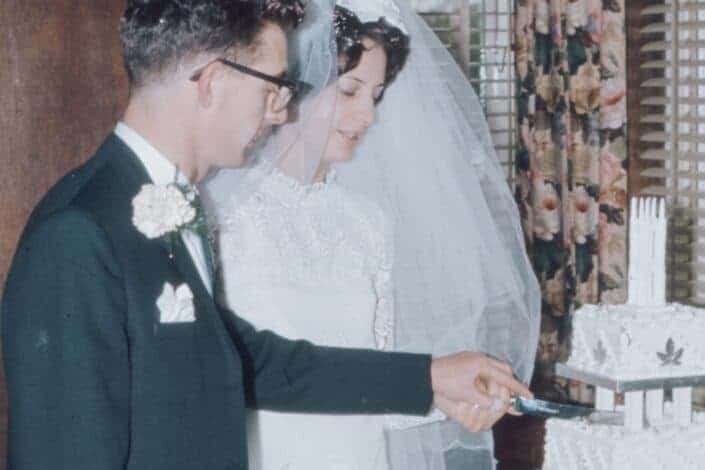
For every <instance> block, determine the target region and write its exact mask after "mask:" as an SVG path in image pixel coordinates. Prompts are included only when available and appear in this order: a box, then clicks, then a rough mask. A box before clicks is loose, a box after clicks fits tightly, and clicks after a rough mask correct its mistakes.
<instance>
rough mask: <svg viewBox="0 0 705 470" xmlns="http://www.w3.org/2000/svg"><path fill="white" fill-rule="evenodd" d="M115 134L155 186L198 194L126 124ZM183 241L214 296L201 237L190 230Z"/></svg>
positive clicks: (184, 231) (186, 180)
mask: <svg viewBox="0 0 705 470" xmlns="http://www.w3.org/2000/svg"><path fill="white" fill-rule="evenodd" d="M114 132H115V135H117V136H118V137H119V138H120V139H122V141H123V142H125V144H127V146H128V147H130V149H131V150H132V151H133V152H134V153H135V155H137V157H138V158H139V159H140V160H141V161H142V164H143V165H144V167H145V169H146V170H147V173H148V174H149V177H150V178H151V179H152V182H153V183H154V184H158V185H167V184H169V183H173V182H175V181H176V182H178V183H180V184H187V185H191V186H193V189H194V190H195V191H196V192H198V190H197V189H196V187H195V186H194V185H193V184H192V183H191V182H190V181H189V180H188V178H186V176H185V175H184V174H183V173H181V171H179V170H178V169H177V168H176V165H174V164H173V163H172V162H171V161H170V160H169V159H167V158H166V157H165V156H164V155H162V154H161V153H160V152H159V151H158V150H157V149H155V148H154V147H153V146H152V145H151V144H150V143H149V142H147V140H146V139H145V138H144V137H142V136H141V135H139V134H138V133H137V132H136V131H135V130H134V129H132V128H130V127H129V126H128V125H127V124H125V123H124V122H118V123H117V125H116V126H115V131H114ZM181 239H182V240H183V241H184V244H185V245H186V248H187V249H188V251H189V254H190V255H191V259H192V260H193V263H194V265H195V266H196V269H197V270H198V274H200V276H201V280H202V281H203V284H204V285H205V287H206V289H207V290H208V292H209V293H210V294H211V295H213V290H212V289H213V282H212V280H211V277H210V273H209V272H208V264H207V262H206V256H205V253H204V252H203V245H202V244H201V239H200V237H199V236H198V235H197V234H195V233H193V232H192V231H190V230H183V231H182V232H181Z"/></svg>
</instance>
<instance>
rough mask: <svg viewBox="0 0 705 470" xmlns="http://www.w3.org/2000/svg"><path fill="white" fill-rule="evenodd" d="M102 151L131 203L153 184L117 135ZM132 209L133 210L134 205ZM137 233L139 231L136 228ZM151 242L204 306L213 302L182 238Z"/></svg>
mask: <svg viewBox="0 0 705 470" xmlns="http://www.w3.org/2000/svg"><path fill="white" fill-rule="evenodd" d="M103 149H105V150H103ZM101 150H103V151H106V152H109V153H111V154H112V155H111V164H112V165H113V166H114V169H115V170H116V172H117V173H118V174H119V175H121V176H122V179H123V181H124V183H125V185H124V190H125V195H126V197H128V198H130V200H132V198H134V197H135V196H136V195H137V194H138V193H139V191H140V189H141V188H142V186H143V185H145V184H153V182H152V180H151V179H150V177H149V174H148V173H147V169H146V168H145V167H144V165H143V164H142V161H141V160H140V159H139V157H138V156H137V155H135V153H134V152H133V151H132V149H130V147H128V146H127V144H125V143H124V142H123V141H122V139H120V138H119V137H117V136H116V135H115V134H111V135H110V136H109V137H108V139H107V140H106V143H105V144H104V145H103V147H102V148H101ZM130 207H132V206H131V205H130ZM127 219H128V220H130V221H131V220H132V214H129V217H127ZM135 230H137V229H136V228H135ZM138 233H139V236H141V237H144V234H142V233H140V232H138ZM149 241H150V242H153V243H155V244H157V245H158V246H159V247H160V249H161V250H163V252H164V255H165V256H167V257H168V258H169V260H170V262H171V263H172V265H173V266H174V267H175V268H176V270H177V271H178V272H179V274H181V276H183V278H184V280H185V281H186V283H187V284H188V285H189V286H190V287H191V289H192V291H193V293H194V295H195V296H198V298H200V299H201V300H202V301H204V302H202V303H204V304H207V303H208V302H212V300H213V298H212V296H211V294H210V293H209V292H208V289H207V288H206V286H205V284H204V283H203V279H201V275H200V274H199V273H198V269H196V265H195V264H194V262H193V259H192V258H191V253H190V252H189V251H188V248H187V247H186V245H185V244H184V242H183V239H182V238H181V234H179V233H176V232H174V233H172V234H167V235H165V236H163V237H159V238H157V239H154V240H149Z"/></svg>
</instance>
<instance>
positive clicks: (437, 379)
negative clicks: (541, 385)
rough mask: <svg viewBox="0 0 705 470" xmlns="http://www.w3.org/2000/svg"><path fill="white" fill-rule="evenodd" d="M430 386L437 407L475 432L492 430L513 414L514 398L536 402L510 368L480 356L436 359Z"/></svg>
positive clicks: (459, 354)
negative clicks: (504, 417) (495, 424)
mask: <svg viewBox="0 0 705 470" xmlns="http://www.w3.org/2000/svg"><path fill="white" fill-rule="evenodd" d="M431 382H432V387H433V392H434V403H435V405H436V406H437V407H438V408H439V409H440V410H441V411H443V412H444V413H445V414H446V415H448V416H449V417H451V418H452V419H454V420H456V421H458V422H459V423H461V424H462V425H463V426H464V427H465V428H467V429H468V430H470V431H472V432H477V431H481V430H485V429H489V428H491V427H492V426H493V425H494V423H496V422H497V421H498V420H499V419H500V418H501V417H502V416H504V414H505V413H507V412H511V410H510V403H509V399H510V397H511V395H521V396H524V397H527V398H533V394H532V393H531V391H529V389H528V388H526V387H525V386H524V385H523V384H521V383H520V382H519V381H517V380H516V379H515V378H514V376H513V374H512V370H511V368H510V367H509V365H507V364H505V363H503V362H500V361H497V360H495V359H492V358H490V357H488V356H486V355H484V354H480V353H472V352H463V353H458V354H453V355H451V356H445V357H441V358H438V359H434V360H433V363H432V365H431Z"/></svg>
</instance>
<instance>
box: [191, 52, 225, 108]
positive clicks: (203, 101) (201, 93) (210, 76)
mask: <svg viewBox="0 0 705 470" xmlns="http://www.w3.org/2000/svg"><path fill="white" fill-rule="evenodd" d="M222 67H223V66H222V64H221V63H220V62H218V61H217V60H216V61H213V62H211V63H210V64H208V65H206V67H205V68H204V69H203V71H202V72H201V73H200V75H199V77H198V80H196V89H197V91H198V102H199V104H200V105H201V106H203V107H206V108H207V107H209V106H210V105H211V103H212V102H213V93H214V88H215V85H216V83H215V81H216V80H217V78H218V76H219V73H220V72H222Z"/></svg>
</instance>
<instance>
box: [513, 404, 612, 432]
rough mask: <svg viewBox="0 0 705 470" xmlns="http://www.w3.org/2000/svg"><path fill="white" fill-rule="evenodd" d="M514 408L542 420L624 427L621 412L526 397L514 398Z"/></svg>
mask: <svg viewBox="0 0 705 470" xmlns="http://www.w3.org/2000/svg"><path fill="white" fill-rule="evenodd" d="M511 404H512V407H513V408H514V409H515V410H516V411H518V412H519V413H522V414H525V415H530V416H538V417H541V418H559V419H573V418H583V419H585V420H586V421H587V422H589V423H594V424H613V425H618V426H622V425H624V413H622V412H621V411H603V410H596V409H595V408H589V407H587V406H575V405H565V404H563V403H554V402H551V401H546V400H531V399H528V398H524V397H516V398H512V401H511Z"/></svg>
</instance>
